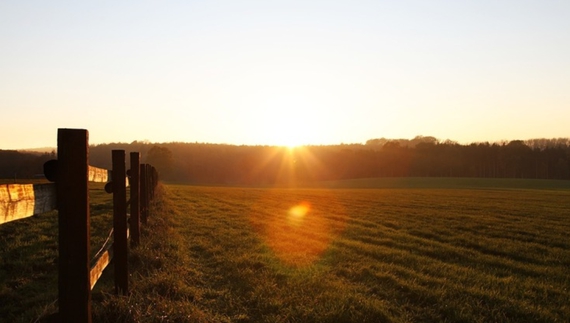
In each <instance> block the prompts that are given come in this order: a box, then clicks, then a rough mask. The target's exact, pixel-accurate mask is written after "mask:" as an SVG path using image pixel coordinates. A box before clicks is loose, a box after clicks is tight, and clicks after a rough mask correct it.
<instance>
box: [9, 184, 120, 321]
mask: <svg viewBox="0 0 570 323" xmlns="http://www.w3.org/2000/svg"><path fill="white" fill-rule="evenodd" d="M111 201H112V195H110V194H107V193H106V192H105V191H104V189H103V184H91V185H90V213H91V240H90V244H91V249H92V252H91V253H92V256H93V255H94V254H95V253H96V252H97V251H98V248H99V247H101V246H102V245H103V242H104V241H105V240H106V238H107V236H108V234H109V231H110V229H111V228H112V226H113V220H112V219H113V218H112V214H113V206H112V203H111ZM57 244H58V224H57V211H52V212H48V213H44V214H40V215H36V216H33V217H30V218H26V219H23V220H18V221H13V222H9V223H6V224H3V225H1V226H0V321H3V320H6V322H33V321H35V320H36V319H38V318H39V317H41V316H42V315H45V314H50V313H53V312H54V311H57V303H56V300H57V266H58V265H57V257H58V250H57V248H58V246H57Z"/></svg>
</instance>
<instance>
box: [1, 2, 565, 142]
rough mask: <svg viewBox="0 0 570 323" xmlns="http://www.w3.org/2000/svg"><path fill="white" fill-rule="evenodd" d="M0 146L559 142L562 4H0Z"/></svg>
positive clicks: (562, 90) (562, 117) (561, 121)
mask: <svg viewBox="0 0 570 323" xmlns="http://www.w3.org/2000/svg"><path fill="white" fill-rule="evenodd" d="M0 120H1V122H0V149H17V148H32V147H44V146H55V145H56V139H57V138H56V137H57V128H85V129H88V130H89V132H90V142H91V143H108V142H131V141H134V140H150V141H152V142H170V141H184V142H209V143H228V144H238V145H241V144H246V145H256V144H276V145H285V144H338V143H364V142H366V140H368V139H373V138H380V137H386V138H408V139H410V138H413V137H415V136H416V135H424V136H434V137H436V138H438V139H441V140H445V139H451V140H455V141H458V142H460V143H470V142H480V141H491V142H493V141H500V140H514V139H521V140H524V139H531V138H556V137H570V1H568V0H559V1H553V0H536V1H526V0H516V1H515V0H465V1H455V0H449V1H437V0H436V1H425V0H416V1H405V0H404V1H383V0H373V1H360V0H347V1H334V0H327V1H311V0H304V1H296V0H284V1H268V0H265V1H263V0H259V1H240V0H232V1H229V0H227V1H216V0H209V1H189V0H187V1H182V0H181V1H60V0H51V1H32V0H31V1H28V0H26V1H16V0H3V1H0Z"/></svg>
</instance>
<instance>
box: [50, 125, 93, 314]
mask: <svg viewBox="0 0 570 323" xmlns="http://www.w3.org/2000/svg"><path fill="white" fill-rule="evenodd" d="M88 140H89V133H88V131H87V130H84V129H58V132H57V157H58V166H57V177H56V191H57V207H58V222H59V275H58V278H59V281H58V287H59V301H58V302H59V316H60V320H61V322H88V323H90V322H91V285H90V275H89V274H90V264H89V262H90V260H91V259H90V258H89V256H90V255H89V186H88V165H89V156H88V154H89V145H88Z"/></svg>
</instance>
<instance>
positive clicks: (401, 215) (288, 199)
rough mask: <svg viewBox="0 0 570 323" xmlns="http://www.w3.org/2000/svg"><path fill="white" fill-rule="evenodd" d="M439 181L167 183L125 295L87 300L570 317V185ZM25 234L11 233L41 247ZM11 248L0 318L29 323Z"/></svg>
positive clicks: (131, 310) (311, 317)
mask: <svg viewBox="0 0 570 323" xmlns="http://www.w3.org/2000/svg"><path fill="white" fill-rule="evenodd" d="M372 182H373V181H370V183H372ZM441 183H442V182H436V183H432V184H431V187H432V188H429V189H427V188H424V186H425V185H426V183H425V182H423V183H421V181H420V182H414V181H412V182H409V183H408V184H407V186H402V185H400V186H396V187H397V188H381V189H377V188H371V189H355V187H357V185H355V184H354V182H345V183H344V184H343V183H336V184H335V185H334V187H336V188H335V189H318V188H305V189H265V188H263V189H262V188H224V187H194V186H184V185H167V186H166V187H164V189H163V190H162V191H161V194H160V198H159V199H158V200H157V201H155V204H154V206H153V214H154V215H155V216H154V217H152V218H151V219H150V223H149V226H147V227H144V232H143V233H144V234H143V240H142V245H141V246H140V248H138V249H136V250H133V251H132V252H131V254H130V265H129V266H130V272H131V279H130V286H131V294H130V295H129V296H128V297H116V296H114V295H112V285H111V283H110V282H111V278H110V276H112V274H111V275H110V274H108V273H106V275H105V276H104V280H103V281H102V282H101V284H98V285H97V287H96V291H95V293H94V296H93V298H94V302H93V313H94V322H565V321H567V319H568V317H570V306H569V305H568V300H569V299H570V272H569V271H568V268H570V251H569V250H570V241H569V239H568V238H567V235H568V232H569V229H570V218H569V216H570V203H568V201H569V199H570V191H569V190H566V189H560V188H558V187H549V186H547V185H546V186H544V185H543V184H541V185H538V187H540V188H541V189H528V187H529V186H528V185H531V187H534V188H536V187H537V186H536V185H537V184H536V183H530V184H529V183H523V182H519V186H518V187H516V185H515V187H513V185H514V184H509V187H507V188H505V187H503V188H496V187H495V188H492V189H487V188H485V187H481V186H477V185H475V188H476V189H473V188H454V189H446V188H442V187H448V186H445V185H442V184H441ZM515 184H516V183H515ZM376 185H379V184H378V183H377V184H376ZM418 186H419V188H418ZM428 186H429V185H428ZM483 186H485V185H483ZM491 186H493V185H490V184H489V183H488V184H487V187H491ZM341 187H344V188H341ZM346 187H349V188H346ZM434 187H435V188H434ZM455 187H456V186H455ZM101 204H102V205H101V206H100V207H101V208H104V206H103V205H104V203H103V202H101ZM299 205H302V206H303V207H297V208H294V209H292V208H293V207H294V206H299ZM93 217H94V218H95V216H93ZM39 219H40V218H39V217H38V218H37V219H35V220H39ZM31 220H34V219H31ZM46 220H47V217H46ZM22 221H27V220H22ZM46 226H47V224H46ZM3 227H4V226H0V243H1V244H2V245H1V246H2V248H3V249H2V250H4V248H5V246H6V245H7V243H6V238H5V237H6V235H5V234H4V233H5V231H4V228H3ZM46 228H47V227H46ZM20 229H22V230H23V229H25V226H22V228H20ZM47 229H49V228H47ZM13 230H14V229H13ZM23 231H24V232H27V230H23ZM40 231H41V230H39V229H38V230H35V231H34V232H40ZM52 232H53V231H52ZM101 235H104V234H101ZM24 236H26V235H25V234H23V233H22V232H20V233H17V234H16V233H14V235H13V236H11V237H12V238H13V239H16V238H17V239H20V240H26V239H28V240H31V241H33V240H34V239H35V238H33V237H27V238H26V237H24ZM55 238H56V237H55ZM3 239H4V240H3ZM30 243H35V242H30ZM20 244H24V242H20ZM42 244H44V245H48V246H49V243H46V242H43V243H42ZM20 248H23V247H22V246H21V247H20ZM37 248H39V246H38V247H37ZM36 250H39V249H36ZM7 254H8V256H5V255H6V253H2V254H0V256H1V257H3V258H2V266H1V267H0V268H2V269H1V270H0V286H8V287H2V288H4V289H3V290H2V292H1V293H0V297H1V298H0V304H2V305H0V310H1V312H0V317H2V318H8V319H9V321H16V322H18V318H21V317H27V318H26V319H22V320H20V321H21V322H29V321H30V318H32V319H33V317H34V315H27V316H26V315H23V314H22V311H24V309H25V308H27V307H30V309H29V310H27V312H26V311H24V312H25V313H28V312H31V313H34V314H37V313H39V312H41V310H42V306H45V305H46V304H49V302H50V301H52V298H51V297H48V296H41V298H39V299H36V300H32V301H26V299H27V297H32V295H34V293H32V292H30V293H28V294H27V296H26V297H24V299H23V300H22V301H26V302H27V303H26V304H25V305H22V306H20V305H18V304H17V303H16V300H14V299H12V297H14V295H16V292H17V291H18V290H19V289H18V288H19V287H18V286H12V285H14V284H15V283H14V282H17V281H18V280H17V279H16V278H13V277H12V276H13V275H15V274H14V273H13V272H12V270H10V271H8V270H6V269H4V268H6V265H7V264H11V263H13V262H18V261H21V262H22V264H21V265H20V267H17V268H16V269H15V270H16V271H19V270H23V269H24V268H25V267H26V266H29V265H30V261H29V260H26V259H24V256H25V257H30V256H31V257H34V256H33V255H32V254H33V252H30V253H28V254H24V253H21V254H17V253H15V251H9V252H8V253H7ZM4 257H7V258H4ZM20 258H21V260H20ZM50 261H53V259H51V258H49V257H47V259H46V260H43V261H42V262H41V263H46V264H47V263H50ZM18 268H19V269H18ZM37 271H38V272H39V273H42V275H43V271H45V269H43V267H42V268H38V269H37ZM30 272H32V271H30ZM8 276H9V277H8ZM16 276H18V275H16ZM26 277H27V276H26ZM37 280H39V281H40V282H41V281H42V279H41V278H39V277H35V278H34V279H31V278H30V279H29V282H28V284H30V285H31V284H32V282H36V283H37ZM5 282H11V283H10V284H6V283H5ZM34 284H35V283H34ZM10 286H12V287H10ZM20 287H21V286H20ZM7 288H8V289H7ZM54 288H55V285H54ZM13 289H14V290H15V291H13ZM40 289H42V288H38V291H39V290H40ZM17 301H20V300H17ZM34 305H35V307H36V309H35V310H33V309H31V308H32V307H34ZM38 308H39V309H38Z"/></svg>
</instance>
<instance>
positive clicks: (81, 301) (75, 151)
mask: <svg viewBox="0 0 570 323" xmlns="http://www.w3.org/2000/svg"><path fill="white" fill-rule="evenodd" d="M88 137H89V134H88V131H87V130H84V129H58V135H57V160H51V161H48V162H46V163H45V164H44V174H45V176H46V178H47V179H48V180H49V181H51V182H55V184H53V183H52V184H26V185H18V184H7V185H0V225H1V224H3V223H6V222H9V221H14V220H18V219H23V218H27V217H30V216H33V215H36V214H41V213H45V212H49V211H52V210H54V209H57V210H58V226H59V243H58V245H59V246H58V248H59V260H58V266H59V268H58V272H59V274H58V275H59V277H58V305H59V312H58V313H57V315H56V318H57V320H58V321H60V322H91V290H92V289H93V287H94V286H95V284H96V283H97V280H98V279H99V277H101V275H102V272H103V270H104V269H105V268H106V267H107V265H108V264H109V263H110V261H111V260H114V267H115V272H114V279H115V292H116V293H117V294H121V295H127V294H128V290H129V287H128V262H127V256H128V239H129V233H130V239H131V246H132V247H136V246H137V245H138V244H139V243H140V223H141V222H142V223H143V224H144V223H146V222H147V218H148V216H149V204H150V201H151V200H152V198H153V197H154V192H155V188H156V185H157V183H158V173H157V171H156V170H155V169H154V167H152V166H150V165H148V164H140V154H139V153H138V152H132V153H130V159H131V160H130V169H129V170H128V171H127V170H126V167H125V151H124V150H113V151H112V163H113V167H112V170H107V169H100V168H96V167H92V166H89V142H88V141H89V138H88ZM89 182H103V183H107V184H106V185H105V190H106V191H107V192H108V193H113V230H112V235H113V242H112V243H111V242H109V240H110V239H108V242H107V243H105V245H104V246H103V247H102V248H101V251H100V252H99V253H98V254H97V255H96V256H95V257H94V258H93V261H92V259H91V255H90V245H89V232H90V227H89ZM127 187H129V189H130V200H129V201H128V202H127V199H126V198H127ZM128 206H130V218H129V219H127V207H128ZM91 263H93V264H94V265H93V266H91Z"/></svg>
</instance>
